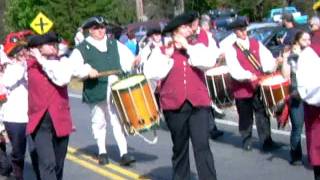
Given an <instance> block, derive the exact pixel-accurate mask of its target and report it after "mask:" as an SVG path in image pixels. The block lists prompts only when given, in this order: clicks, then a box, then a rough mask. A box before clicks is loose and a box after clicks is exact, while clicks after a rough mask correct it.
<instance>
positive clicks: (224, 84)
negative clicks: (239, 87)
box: [221, 74, 232, 103]
mask: <svg viewBox="0 0 320 180" xmlns="http://www.w3.org/2000/svg"><path fill="white" fill-rule="evenodd" d="M225 75H227V74H222V75H221V76H222V84H223V91H224V95H225V97H226V98H227V101H229V102H232V100H231V98H230V97H229V93H228V87H227V84H226V80H225V79H224V78H225V77H226V76H225ZM223 103H226V101H224V102H223Z"/></svg>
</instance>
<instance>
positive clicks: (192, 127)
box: [164, 101, 217, 180]
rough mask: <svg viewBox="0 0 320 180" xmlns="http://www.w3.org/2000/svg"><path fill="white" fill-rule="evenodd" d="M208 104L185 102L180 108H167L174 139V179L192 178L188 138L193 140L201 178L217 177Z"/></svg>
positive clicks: (166, 113)
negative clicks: (194, 105)
mask: <svg viewBox="0 0 320 180" xmlns="http://www.w3.org/2000/svg"><path fill="white" fill-rule="evenodd" d="M209 111H210V109H209V107H208V108H206V107H193V106H192V104H191V103H189V102H187V101H186V102H185V103H184V104H183V106H182V107H181V108H180V109H179V110H174V111H164V116H165V119H166V121H167V124H168V128H169V130H170V132H171V139H172V142H173V148H172V149H173V156H172V166H173V179H174V180H188V179H191V173H190V162H189V139H191V143H192V147H193V151H194V157H195V161H196V166H197V171H198V175H199V179H200V180H215V179H217V178H216V170H215V167H214V160H213V156H212V153H211V150H210V146H209V128H208V120H209V117H208V116H209Z"/></svg>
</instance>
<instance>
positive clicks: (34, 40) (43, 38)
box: [28, 32, 59, 47]
mask: <svg viewBox="0 0 320 180" xmlns="http://www.w3.org/2000/svg"><path fill="white" fill-rule="evenodd" d="M58 42H59V38H58V36H57V34H56V33H54V32H49V33H47V34H44V35H33V36H31V37H30V38H29V42H28V46H29V47H36V46H41V45H43V44H48V43H58Z"/></svg>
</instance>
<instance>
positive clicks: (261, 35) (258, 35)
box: [249, 29, 273, 42]
mask: <svg viewBox="0 0 320 180" xmlns="http://www.w3.org/2000/svg"><path fill="white" fill-rule="evenodd" d="M272 33H273V31H272V29H257V30H252V31H249V37H253V38H255V39H257V40H259V41H261V42H265V41H266V39H267V38H268V37H270V35H271V34H272Z"/></svg>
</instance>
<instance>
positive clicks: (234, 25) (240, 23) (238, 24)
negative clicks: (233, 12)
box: [229, 17, 249, 30]
mask: <svg viewBox="0 0 320 180" xmlns="http://www.w3.org/2000/svg"><path fill="white" fill-rule="evenodd" d="M248 25H249V21H248V19H247V18H246V17H238V18H236V19H235V20H234V21H233V22H231V23H230V25H229V29H231V30H236V29H242V28H245V27H247V26H248Z"/></svg>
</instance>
